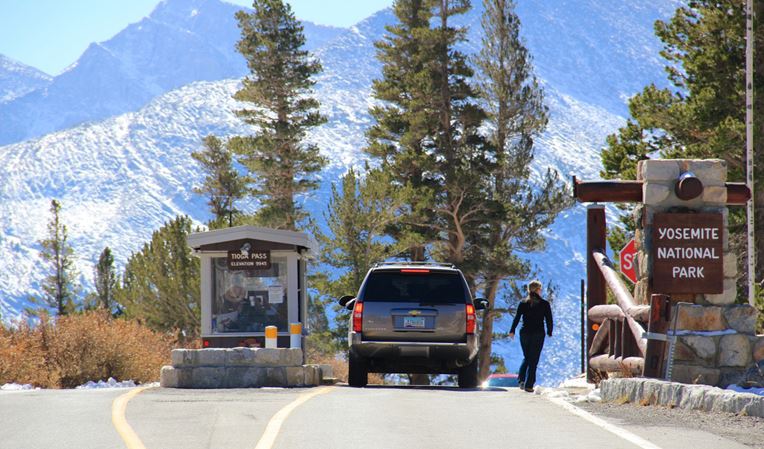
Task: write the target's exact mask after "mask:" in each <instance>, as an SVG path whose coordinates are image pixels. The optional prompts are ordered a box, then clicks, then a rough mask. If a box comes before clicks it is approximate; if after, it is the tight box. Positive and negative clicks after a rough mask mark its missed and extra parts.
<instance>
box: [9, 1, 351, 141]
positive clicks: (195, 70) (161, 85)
mask: <svg viewBox="0 0 764 449" xmlns="http://www.w3.org/2000/svg"><path fill="white" fill-rule="evenodd" d="M241 9H246V8H242V7H240V6H236V5H233V4H229V3H225V2H221V1H218V0H164V1H163V2H161V3H160V4H159V5H158V6H157V7H156V8H155V9H154V11H153V12H152V13H151V14H150V15H149V16H148V17H145V18H144V19H142V20H140V21H139V22H137V23H134V24H131V25H129V26H128V27H127V28H125V29H124V30H122V31H121V32H119V33H118V34H117V35H115V36H114V37H112V38H111V39H109V40H107V41H105V42H99V43H93V44H91V45H90V46H89V47H88V48H87V49H86V50H85V52H84V53H83V54H82V56H81V57H80V58H79V59H78V60H77V62H76V63H74V64H73V65H71V66H70V67H68V68H67V69H66V70H64V72H63V73H61V74H60V75H58V76H56V77H55V78H53V79H52V80H49V84H44V85H40V86H39V87H40V88H38V89H36V90H34V91H31V92H29V90H27V92H28V93H27V92H24V93H26V95H24V96H21V97H20V96H19V95H16V96H15V97H19V98H15V100H13V101H6V102H5V104H2V102H1V101H0V123H3V125H4V126H2V127H0V145H4V144H9V143H14V142H19V141H22V140H25V139H28V138H32V137H38V136H42V135H44V134H47V133H50V132H53V131H57V130H61V129H65V128H69V127H71V126H74V125H77V124H79V123H84V122H88V121H97V120H102V119H105V118H108V117H111V116H114V115H118V114H122V113H125V112H129V111H136V110H138V109H139V108H140V107H142V106H144V105H145V104H146V103H147V102H149V101H150V100H151V99H153V98H154V97H156V96H157V95H160V94H163V93H165V92H168V91H170V90H172V89H176V88H178V87H181V86H184V85H186V84H188V83H191V82H194V81H211V80H220V79H226V78H234V77H241V76H243V75H245V74H246V64H245V62H244V59H243V58H242V57H241V56H240V55H239V54H238V53H237V52H236V49H235V44H236V41H237V40H238V39H239V37H240V34H239V28H238V27H237V25H236V19H235V18H234V14H235V13H236V11H238V10H241ZM342 31H343V29H342V28H333V27H327V26H320V25H315V24H311V23H306V25H305V33H306V38H307V41H308V48H311V49H312V48H316V47H317V46H320V45H322V44H324V43H325V42H326V41H327V40H330V39H332V38H334V37H335V36H336V35H338V34H339V33H341V32H342ZM0 64H1V62H0ZM0 67H2V66H1V65H0ZM0 73H1V70H0ZM1 76H2V75H0V83H1V82H2V78H1ZM0 86H2V85H1V84H0ZM0 92H2V91H0ZM0 98H2V97H0Z"/></svg>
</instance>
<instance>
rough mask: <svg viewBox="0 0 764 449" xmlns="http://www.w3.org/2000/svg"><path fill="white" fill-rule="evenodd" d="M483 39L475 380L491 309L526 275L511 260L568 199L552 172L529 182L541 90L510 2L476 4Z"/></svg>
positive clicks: (532, 246)
mask: <svg viewBox="0 0 764 449" xmlns="http://www.w3.org/2000/svg"><path fill="white" fill-rule="evenodd" d="M483 6H484V13H483V17H482V26H483V32H484V37H483V41H482V48H481V50H480V53H479V55H477V57H476V58H475V64H476V66H477V68H478V77H477V78H478V88H479V92H480V94H481V97H482V98H483V100H484V105H485V108H486V112H487V114H488V124H489V128H490V129H491V130H492V131H491V134H490V138H489V140H490V142H491V144H492V145H493V146H494V148H495V149H496V163H495V166H494V167H493V169H492V171H491V177H492V182H491V185H490V188H489V190H490V197H491V198H492V204H491V211H490V213H488V214H486V215H485V219H486V225H487V226H485V227H484V228H483V233H484V235H483V236H482V237H481V239H482V240H483V243H482V244H481V245H479V246H480V247H481V248H482V249H483V250H482V251H481V261H482V265H481V267H480V270H479V277H480V278H481V280H482V281H483V283H484V285H485V286H484V292H485V293H484V297H485V298H486V299H487V300H488V304H489V305H488V308H487V309H486V310H485V311H484V312H483V316H482V323H481V333H480V352H479V356H478V359H479V360H480V377H482V378H485V377H487V375H488V374H489V370H490V365H491V363H492V361H493V360H495V357H493V356H491V345H492V342H493V339H494V331H493V321H494V320H495V319H497V318H500V317H501V316H502V314H503V313H502V312H503V311H506V310H508V307H496V294H497V292H498V291H499V288H500V287H501V284H502V282H504V281H506V280H512V281H515V280H518V279H522V278H526V277H527V276H528V275H529V274H530V272H531V267H530V266H529V264H528V262H527V261H525V260H523V259H522V258H520V257H519V256H517V252H518V251H520V252H524V253H528V252H532V251H538V250H540V249H542V248H543V246H544V243H545V240H544V238H543V237H542V234H541V231H542V230H543V229H544V228H546V227H547V226H549V225H550V224H551V223H552V222H553V221H554V219H555V218H556V217H557V214H558V213H559V212H560V211H561V210H563V209H564V208H566V207H568V206H569V205H570V202H571V201H570V199H569V198H570V193H569V192H568V190H567V189H566V188H565V186H564V184H563V183H562V182H561V181H560V179H559V177H558V175H557V172H555V171H552V170H548V171H547V173H546V176H545V178H544V179H543V180H542V182H541V185H539V186H534V185H533V184H532V183H531V182H530V179H529V178H530V164H531V162H532V161H533V156H534V151H533V145H534V139H535V138H536V137H537V136H538V135H539V134H541V132H543V131H544V129H545V128H546V124H547V108H546V106H544V101H543V100H544V95H543V90H542V89H541V86H540V85H539V83H538V81H537V80H536V77H535V76H534V75H533V66H532V60H531V56H530V54H529V53H528V50H527V48H525V46H524V45H523V42H522V41H521V39H520V20H519V18H518V17H517V15H516V14H515V4H514V2H513V1H512V0H484V1H483Z"/></svg>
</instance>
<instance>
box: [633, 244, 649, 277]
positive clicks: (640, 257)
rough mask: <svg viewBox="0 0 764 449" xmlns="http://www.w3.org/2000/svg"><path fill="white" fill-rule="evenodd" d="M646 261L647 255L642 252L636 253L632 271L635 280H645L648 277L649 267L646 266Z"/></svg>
mask: <svg viewBox="0 0 764 449" xmlns="http://www.w3.org/2000/svg"><path fill="white" fill-rule="evenodd" d="M647 260H648V258H647V253H645V252H644V251H640V252H638V253H637V256H636V257H635V258H634V262H635V266H634V270H635V272H636V273H637V279H647V277H648V276H649V275H650V271H649V268H650V267H649V266H648V263H647Z"/></svg>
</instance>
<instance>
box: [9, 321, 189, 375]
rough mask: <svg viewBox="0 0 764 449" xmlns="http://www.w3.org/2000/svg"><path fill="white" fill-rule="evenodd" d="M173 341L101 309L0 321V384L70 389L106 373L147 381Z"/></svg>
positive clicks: (166, 358) (165, 359)
mask: <svg viewBox="0 0 764 449" xmlns="http://www.w3.org/2000/svg"><path fill="white" fill-rule="evenodd" d="M174 345H175V341H174V339H173V338H172V337H169V336H166V335H163V334H160V333H157V332H155V331H152V330H150V329H148V328H147V327H145V326H142V325H141V324H139V323H137V322H135V321H128V320H123V319H112V318H111V317H110V316H109V315H108V314H105V313H101V312H89V313H85V314H78V315H72V316H66V317H60V318H57V319H55V320H53V319H48V318H46V317H43V318H42V320H41V322H40V323H38V324H37V325H35V326H31V325H29V324H27V323H19V324H16V325H13V326H10V327H3V326H0V384H4V383H9V382H16V383H22V384H32V385H34V386H38V387H44V388H72V387H75V386H78V385H81V384H83V383H85V382H87V381H89V380H106V379H108V378H109V377H113V378H115V379H119V380H128V379H132V380H134V381H136V382H140V383H146V382H152V381H155V380H157V379H158V377H159V370H160V368H161V366H162V365H165V364H167V363H169V360H170V350H171V349H172V348H173V347H174Z"/></svg>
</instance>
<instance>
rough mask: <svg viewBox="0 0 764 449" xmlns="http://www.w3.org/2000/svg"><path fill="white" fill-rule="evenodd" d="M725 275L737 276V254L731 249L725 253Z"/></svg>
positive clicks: (726, 276) (727, 276)
mask: <svg viewBox="0 0 764 449" xmlns="http://www.w3.org/2000/svg"><path fill="white" fill-rule="evenodd" d="M724 277H725V278H735V277H737V255H736V254H735V253H733V252H730V251H727V252H726V253H725V254H724Z"/></svg>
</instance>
